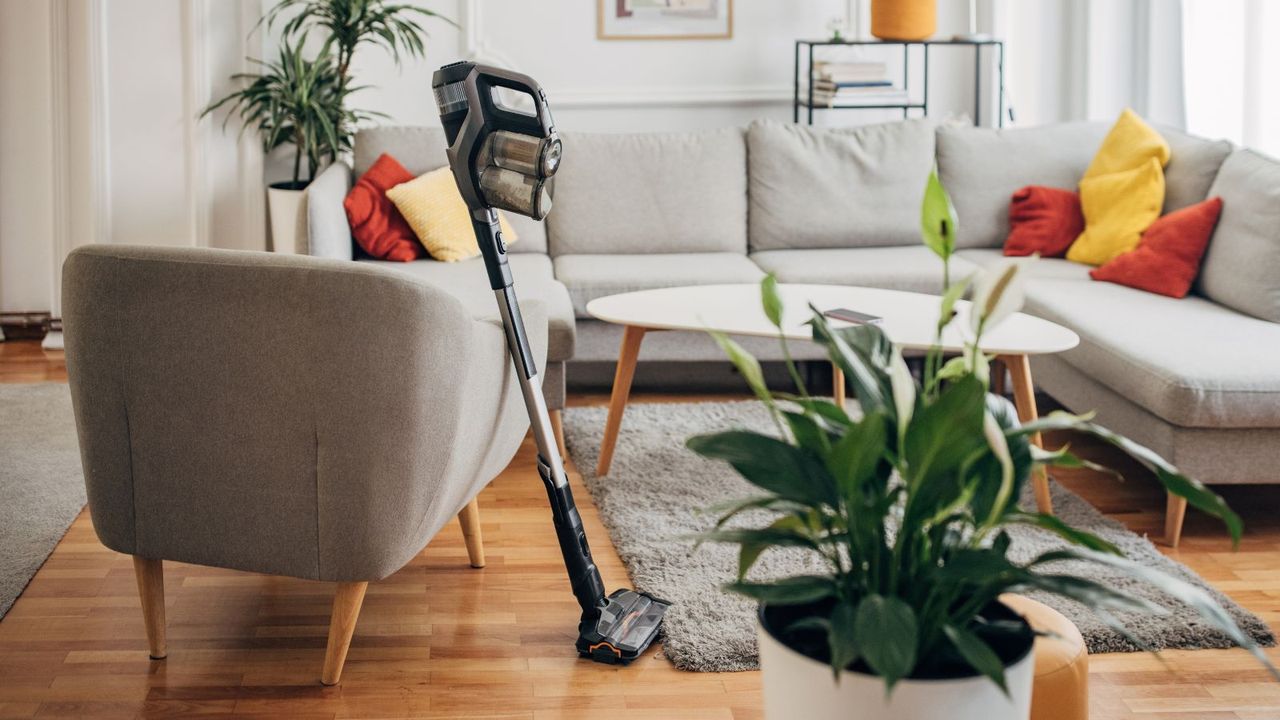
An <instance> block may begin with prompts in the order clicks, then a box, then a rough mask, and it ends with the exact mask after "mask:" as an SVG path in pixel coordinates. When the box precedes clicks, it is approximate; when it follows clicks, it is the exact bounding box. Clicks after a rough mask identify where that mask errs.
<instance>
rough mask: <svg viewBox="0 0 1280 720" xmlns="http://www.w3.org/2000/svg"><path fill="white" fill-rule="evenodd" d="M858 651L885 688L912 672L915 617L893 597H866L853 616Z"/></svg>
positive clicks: (914, 646) (915, 640)
mask: <svg viewBox="0 0 1280 720" xmlns="http://www.w3.org/2000/svg"><path fill="white" fill-rule="evenodd" d="M853 627H854V635H855V637H857V642H858V651H859V653H860V654H861V656H862V658H863V659H864V660H866V661H867V664H868V665H870V666H871V669H872V670H874V671H875V672H876V674H878V675H879V676H880V677H882V678H884V681H885V685H886V687H887V688H888V689H893V686H894V684H895V683H897V682H898V681H899V680H901V679H902V678H904V677H906V676H908V675H910V674H911V672H912V671H913V670H915V669H916V643H917V642H918V637H917V629H916V614H915V611H914V610H912V609H911V606H910V605H908V604H906V603H905V602H903V601H902V600H900V599H899V598H896V597H886V596H884V595H868V596H866V597H864V598H863V599H862V602H860V603H858V611H857V614H856V616H855V617H854V623H853Z"/></svg>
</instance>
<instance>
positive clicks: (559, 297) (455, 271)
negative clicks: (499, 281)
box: [364, 255, 576, 362]
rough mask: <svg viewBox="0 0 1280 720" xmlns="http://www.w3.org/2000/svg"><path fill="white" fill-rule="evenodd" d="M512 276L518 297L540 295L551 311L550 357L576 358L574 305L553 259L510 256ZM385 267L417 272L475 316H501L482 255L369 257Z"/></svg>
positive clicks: (548, 322)
mask: <svg viewBox="0 0 1280 720" xmlns="http://www.w3.org/2000/svg"><path fill="white" fill-rule="evenodd" d="M507 261H508V262H509V263H510V264H511V275H512V276H513V277H514V278H515V281H516V296H517V297H518V298H537V299H539V300H541V301H542V303H543V306H544V307H545V308H546V311H547V325H548V332H549V339H548V347H547V360H548V361H552V362H559V361H562V360H568V359H570V358H572V357H573V350H574V342H575V338H576V335H575V331H574V325H573V306H572V305H571V304H570V302H569V293H568V291H566V290H565V287H564V285H561V284H560V283H559V282H557V281H556V279H555V277H553V275H552V272H551V259H550V258H548V257H547V256H546V255H509V256H508V257H507ZM364 262H370V263H373V264H376V265H380V266H382V267H388V268H391V269H393V270H398V271H400V272H405V273H409V274H411V275H415V276H417V277H419V278H422V279H423V280H426V281H427V282H429V283H431V284H432V285H435V286H436V287H439V288H441V289H443V290H445V291H447V292H448V293H449V294H451V295H453V296H454V297H456V298H458V299H459V300H461V301H462V304H463V305H465V306H466V308H467V309H468V310H469V311H471V313H472V316H473V317H477V318H496V317H498V315H499V314H498V304H497V301H496V300H495V299H494V296H493V290H492V289H490V287H489V276H488V274H486V273H485V269H484V261H483V260H481V259H480V258H472V259H470V260H462V261H459V262H451V263H446V262H440V261H438V260H418V261H415V262H410V263H399V262H384V261H380V260H367V261H364Z"/></svg>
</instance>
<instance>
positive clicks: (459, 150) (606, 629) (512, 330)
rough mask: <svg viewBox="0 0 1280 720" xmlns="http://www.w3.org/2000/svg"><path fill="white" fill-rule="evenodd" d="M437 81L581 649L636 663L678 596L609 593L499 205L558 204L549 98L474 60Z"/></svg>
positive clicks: (556, 144) (543, 209) (515, 76)
mask: <svg viewBox="0 0 1280 720" xmlns="http://www.w3.org/2000/svg"><path fill="white" fill-rule="evenodd" d="M498 88H506V89H508V90H512V91H515V92H518V93H522V94H525V95H528V96H529V97H531V98H533V110H532V111H530V112H525V111H522V110H519V109H515V108H510V107H507V106H505V105H503V104H502V103H501V102H500V101H499V100H498V99H497V97H496V96H495V93H496V91H497V89H498ZM431 89H432V90H433V91H434V92H435V97H436V105H437V106H439V108H440V122H441V123H442V124H443V125H444V132H445V137H446V138H447V140H448V142H449V149H448V156H449V165H450V167H451V169H452V170H453V178H454V180H455V181H457V183H458V190H459V191H461V193H462V197H463V199H464V200H466V203H467V208H468V210H469V211H470V212H471V225H472V227H473V228H474V229H475V233H476V242H477V243H479V244H480V254H481V255H482V256H483V257H484V264H485V269H486V270H488V273H489V286H490V287H492V288H493V292H494V294H495V295H496V296H497V299H498V310H499V312H500V313H501V315H502V325H503V327H504V328H505V329H506V334H507V348H508V349H509V350H510V351H511V359H512V360H513V361H514V362H515V366H516V370H517V373H516V374H517V376H518V377H519V378H520V390H521V392H522V393H523V394H524V404H525V407H526V408H527V409H528V411H529V424H530V425H531V426H532V427H533V439H534V441H535V442H536V443H537V446H538V474H539V475H541V476H542V481H543V483H545V484H546V486H547V497H548V498H549V499H550V500H551V511H552V514H553V516H554V518H555V526H556V536H557V537H558V539H559V541H560V552H561V554H562V555H564V564H565V567H566V568H567V569H568V571H569V583H570V585H572V587H573V594H574V596H575V597H577V599H578V604H579V605H581V606H582V619H581V621H580V622H579V623H578V642H577V648H578V653H579V654H580V655H582V656H583V657H589V658H591V659H593V660H596V661H598V662H606V663H629V662H631V661H632V660H634V659H636V658H637V657H639V656H640V654H641V653H643V652H644V651H645V649H646V648H648V647H649V645H650V643H652V642H653V641H654V639H655V638H656V637H657V636H658V628H659V627H660V626H661V624H662V616H663V614H664V613H666V611H667V608H668V607H670V603H667V602H665V601H662V600H659V599H657V598H655V597H653V596H651V595H648V594H645V593H642V592H637V591H635V590H626V589H623V590H616V591H614V592H613V594H611V595H608V596H606V595H605V593H604V583H603V582H602V581H601V580H600V572H599V571H598V570H596V565H595V562H594V561H593V560H592V559H591V548H590V546H588V545H587V535H586V533H585V532H584V531H583V527H582V518H581V516H580V515H579V514H578V508H577V507H576V506H575V505H574V503H573V493H572V491H571V490H570V489H569V478H568V476H567V475H565V472H564V465H563V463H562V462H561V460H560V451H559V449H558V448H557V446H556V442H555V439H554V437H553V435H552V430H551V417H550V416H549V415H548V414H547V405H546V402H545V401H544V400H543V397H542V390H541V388H540V383H539V382H538V369H537V367H535V365H534V360H533V356H532V353H531V352H530V351H529V342H528V340H527V338H526V337H525V330H524V322H523V321H522V320H521V319H520V304H519V303H518V302H517V301H516V293H515V287H514V286H513V284H512V278H511V268H510V266H509V265H508V264H507V249H506V247H505V246H504V245H503V242H502V231H501V230H500V229H499V226H498V213H497V211H496V210H495V208H500V209H502V210H507V211H510V212H514V213H519V214H521V215H527V216H529V217H531V218H533V219H535V220H542V219H543V218H545V217H546V216H547V212H548V211H550V210H551V179H552V176H554V175H555V173H556V170H557V169H558V168H559V165H560V153H561V148H560V138H559V137H558V136H557V135H556V128H555V124H554V123H553V122H552V120H551V111H550V110H549V109H548V107H547V96H546V95H545V94H543V92H542V88H541V87H539V86H538V84H537V83H536V82H534V81H533V79H532V78H530V77H528V76H526V75H521V74H519V73H514V72H510V71H508V70H502V69H499V68H494V67H488V66H485V65H477V64H475V63H471V62H457V63H453V64H451V65H445V66H444V67H442V68H440V69H439V70H437V71H436V72H435V75H434V76H432V78H431Z"/></svg>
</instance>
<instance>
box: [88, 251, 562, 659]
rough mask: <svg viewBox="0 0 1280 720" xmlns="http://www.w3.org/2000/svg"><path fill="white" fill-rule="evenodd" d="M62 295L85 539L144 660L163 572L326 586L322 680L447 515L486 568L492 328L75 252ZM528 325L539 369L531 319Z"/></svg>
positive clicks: (336, 285)
mask: <svg viewBox="0 0 1280 720" xmlns="http://www.w3.org/2000/svg"><path fill="white" fill-rule="evenodd" d="M63 293H64V297H63V311H64V322H65V327H66V338H67V341H66V342H67V370H68V374H69V377H70V384H71V392H72V399H73V403H74V407H75V416H76V425H77V429H78V431H79V437H80V448H81V455H82V459H83V464H84V475H85V485H86V487H87V489H88V496H89V507H90V511H91V513H92V517H93V525H94V528H95V530H96V531H97V533H98V537H99V538H100V539H101V540H102V542H103V544H105V545H106V546H107V547H109V548H112V549H113V550H117V551H119V552H122V553H128V554H130V555H133V556H134V560H135V569H136V570H137V576H138V585H139V591H140V594H141V596H142V599H143V611H144V616H145V619H146V622H147V631H148V640H149V642H150V649H151V655H152V656H153V657H157V658H159V657H164V654H165V641H164V602H163V597H164V589H163V580H162V575H161V561H162V560H175V561H180V562H188V563H195V564H199V565H210V566H215V567H223V568H231V569H235V570H247V571H252V572H261V573H272V574H280V575H289V576H293V577H299V578H307V579H312V580H321V581H330V582H336V583H338V586H337V593H336V597H335V601H334V612H333V617H332V620H331V627H330V633H329V644H328V649H327V651H326V655H325V663H324V671H323V674H322V681H323V682H324V683H326V684H333V683H336V682H337V681H338V679H339V676H340V674H341V671H342V665H343V662H344V660H345V658H346V651H347V647H348V646H349V644H350V641H351V636H352V631H353V629H354V627H355V621H356V617H357V615H358V613H359V609H360V604H361V601H362V599H363V597H364V591H365V588H366V586H367V583H368V582H369V581H371V580H378V579H381V578H384V577H386V576H388V575H390V574H392V573H394V572H395V571H396V570H398V569H400V568H401V567H402V566H403V565H404V564H405V563H407V562H408V561H409V560H411V559H412V558H413V557H414V556H415V555H416V554H417V553H418V552H419V551H421V549H422V548H423V546H424V545H426V543H427V541H429V540H430V539H431V537H432V536H433V535H435V533H436V532H437V531H438V530H439V529H440V528H441V527H442V526H443V525H444V524H445V523H446V522H448V521H449V520H450V518H452V517H454V516H455V515H458V514H459V513H460V512H461V515H460V516H459V517H460V519H461V521H462V523H463V530H464V533H465V534H466V536H467V541H468V542H467V546H468V551H469V553H470V555H471V561H472V564H473V565H476V566H482V565H483V564H484V556H483V549H482V546H481V543H480V527H479V515H478V511H477V509H476V507H475V504H474V498H475V496H476V494H477V493H478V492H479V491H480V490H481V488H483V487H484V486H485V485H486V484H487V483H488V482H489V481H490V480H491V479H492V478H493V477H494V476H495V475H496V474H497V473H498V472H500V471H501V470H502V469H503V468H504V467H505V466H506V464H507V463H508V462H509V460H510V459H511V457H512V456H513V455H514V453H515V451H516V448H517V447H518V446H519V444H520V442H521V439H522V438H523V437H524V434H525V431H526V428H527V426H528V420H527V417H526V414H525V410H524V406H523V403H522V402H521V399H520V396H519V385H518V383H517V382H516V379H515V377H514V371H513V369H512V366H511V361H510V359H509V357H508V355H507V352H506V348H505V339H504V335H503V331H502V328H501V326H500V325H499V324H498V323H497V322H496V321H491V320H485V319H479V320H477V319H474V318H473V317H472V314H471V313H469V312H467V311H466V310H465V309H464V308H463V306H462V305H461V304H460V303H459V301H458V300H456V299H455V298H454V297H452V296H451V295H449V294H448V293H446V292H444V291H441V290H438V289H436V288H435V287H432V286H430V285H428V284H426V283H424V282H422V281H420V280H417V279H415V278H413V277H410V276H406V275H404V274H401V273H394V272H391V271H388V270H385V269H382V268H378V267H374V266H372V265H369V264H366V263H350V262H341V261H336V260H324V259H318V258H311V257H298V256H293V257H290V256H278V255H270V254H266V253H246V252H233V251H219V250H197V249H162V248H144V247H122V246H91V247H85V248H80V249H77V250H76V251H74V252H72V253H71V255H70V257H68V259H67V261H66V264H65V265H64V266H63ZM524 312H525V314H526V315H527V316H531V320H530V322H529V323H528V327H529V330H530V334H531V338H530V341H531V343H532V345H533V347H534V349H535V354H537V355H538V356H539V358H540V359H541V358H542V357H543V356H544V355H545V352H546V346H547V345H546V344H547V335H546V327H547V324H546V322H545V314H544V310H543V308H542V306H541V304H540V303H537V302H536V301H534V302H529V303H527V304H526V305H525V307H524ZM535 319H536V320H535Z"/></svg>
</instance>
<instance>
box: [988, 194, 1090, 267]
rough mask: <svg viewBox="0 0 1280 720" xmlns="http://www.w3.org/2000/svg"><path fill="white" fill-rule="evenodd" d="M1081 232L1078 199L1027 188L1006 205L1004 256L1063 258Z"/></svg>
mask: <svg viewBox="0 0 1280 720" xmlns="http://www.w3.org/2000/svg"><path fill="white" fill-rule="evenodd" d="M1083 231H1084V213H1083V212H1081V211H1080V196H1079V195H1078V194H1076V193H1075V192H1073V191H1071V190H1062V189H1060V188H1051V187H1043V186H1041V185H1028V186H1027V187H1024V188H1022V189H1021V190H1018V191H1017V192H1015V193H1014V194H1013V200H1012V201H1011V202H1010V203H1009V237H1008V238H1006V239H1005V241H1004V254H1005V255H1014V256H1021V255H1034V254H1036V253H1040V257H1062V256H1063V255H1066V254H1067V248H1069V247H1071V243H1073V242H1075V241H1076V238H1077V237H1079V236H1080V233H1081V232H1083Z"/></svg>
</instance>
